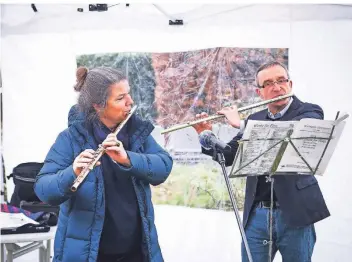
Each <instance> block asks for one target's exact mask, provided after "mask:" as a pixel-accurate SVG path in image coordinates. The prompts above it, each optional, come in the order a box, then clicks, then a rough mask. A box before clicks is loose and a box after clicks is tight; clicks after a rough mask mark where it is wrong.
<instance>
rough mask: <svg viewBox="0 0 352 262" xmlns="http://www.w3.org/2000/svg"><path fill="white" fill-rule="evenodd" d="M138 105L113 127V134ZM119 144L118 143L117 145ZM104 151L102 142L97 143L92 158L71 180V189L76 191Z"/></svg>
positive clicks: (120, 127)
mask: <svg viewBox="0 0 352 262" xmlns="http://www.w3.org/2000/svg"><path fill="white" fill-rule="evenodd" d="M137 107H138V106H134V107H133V108H132V109H131V111H130V112H129V113H128V115H127V117H126V118H125V120H123V121H122V122H121V123H120V124H119V125H118V127H117V128H116V129H115V131H114V132H113V134H114V135H115V136H117V134H118V133H119V132H120V131H121V129H122V128H123V127H124V125H125V124H126V123H127V121H128V120H129V119H130V117H131V116H132V115H133V113H134V112H135V111H136V109H137ZM117 146H119V145H117ZM104 153H105V148H104V147H103V145H102V144H100V145H99V147H98V149H97V150H96V151H95V152H94V154H93V155H94V158H93V160H92V161H91V162H90V163H89V164H88V165H87V166H86V167H84V168H83V169H82V171H81V173H80V174H79V175H78V176H77V177H76V179H75V181H74V182H73V185H72V186H71V191H72V192H76V191H77V189H78V187H79V186H80V184H81V183H82V182H83V181H84V179H85V178H86V177H87V176H88V174H89V172H90V171H91V170H93V168H94V167H95V165H96V163H97V162H98V161H99V159H100V158H101V156H102V155H103V154H104Z"/></svg>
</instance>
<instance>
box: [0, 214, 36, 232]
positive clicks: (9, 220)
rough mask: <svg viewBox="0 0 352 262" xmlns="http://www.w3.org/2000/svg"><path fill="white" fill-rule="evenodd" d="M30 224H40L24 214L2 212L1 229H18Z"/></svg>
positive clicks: (0, 217)
mask: <svg viewBox="0 0 352 262" xmlns="http://www.w3.org/2000/svg"><path fill="white" fill-rule="evenodd" d="M29 223H32V224H36V225H37V224H39V223H38V222H36V221H34V220H33V219H30V218H29V217H27V216H25V215H24V214H22V213H5V212H0V228H16V227H20V226H23V225H25V224H29Z"/></svg>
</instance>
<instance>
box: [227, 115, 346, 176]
mask: <svg viewBox="0 0 352 262" xmlns="http://www.w3.org/2000/svg"><path fill="white" fill-rule="evenodd" d="M334 123H335V121H328V120H319V119H302V120H300V121H275V122H272V121H254V120H249V121H248V122H247V126H246V129H245V132H244V134H243V137H242V140H243V142H242V143H243V151H242V154H238V156H237V159H236V162H234V164H233V166H232V169H231V172H230V176H236V175H261V174H269V173H271V168H272V165H273V163H274V160H275V158H276V156H277V153H278V151H279V149H280V146H281V143H279V144H278V145H276V146H275V147H273V148H272V149H270V150H269V151H268V152H267V153H265V154H263V155H262V156H260V157H259V158H258V159H257V160H256V161H254V162H252V163H251V164H249V165H248V166H247V167H245V168H242V169H241V170H239V171H238V169H239V168H240V167H241V166H244V165H245V164H246V163H248V162H250V161H251V160H253V159H255V158H256V157H258V156H259V155H261V154H262V153H263V152H265V151H266V150H267V149H269V148H270V147H271V146H273V145H274V144H275V143H278V142H279V141H280V139H283V138H284V137H286V136H287V133H288V131H289V130H293V133H292V135H291V138H292V143H293V144H294V145H295V147H296V148H297V150H298V152H300V154H301V155H302V156H303V158H304V159H305V160H306V161H307V163H308V164H309V165H310V166H311V168H312V169H313V171H315V168H316V166H317V164H318V163H319V160H320V158H321V156H322V155H323V152H324V149H325V147H326V143H327V141H328V140H327V139H325V140H322V139H318V138H329V136H330V134H331V131H332V128H333V127H334ZM344 126H345V122H344V121H342V122H340V123H339V124H338V125H336V126H335V129H334V132H333V136H332V139H331V140H330V142H329V146H328V148H327V150H326V151H325V153H324V157H323V158H322V161H321V162H320V164H319V168H318V170H317V171H316V173H315V174H316V175H323V173H324V171H325V169H326V167H327V165H328V162H329V160H330V158H331V156H332V153H333V151H334V150H335V148H336V145H337V142H338V140H339V138H340V136H341V133H342V131H343V128H344ZM305 137H307V138H308V139H295V138H305ZM256 139H263V140H256ZM264 139H276V140H264ZM246 140H249V141H247V142H246ZM241 161H242V162H241ZM236 171H237V172H236ZM234 172H235V174H234ZM276 172H277V173H278V174H280V173H282V172H284V173H285V174H287V173H291V172H292V174H297V173H304V174H307V173H310V174H311V173H312V172H311V170H310V169H309V168H308V167H307V165H306V164H305V162H304V161H303V160H302V159H301V158H300V157H299V155H298V154H297V152H296V151H295V149H294V148H293V147H292V145H291V144H290V143H289V144H288V145H287V148H286V150H285V152H284V154H283V157H282V159H281V161H280V164H279V166H278V168H277V170H276Z"/></svg>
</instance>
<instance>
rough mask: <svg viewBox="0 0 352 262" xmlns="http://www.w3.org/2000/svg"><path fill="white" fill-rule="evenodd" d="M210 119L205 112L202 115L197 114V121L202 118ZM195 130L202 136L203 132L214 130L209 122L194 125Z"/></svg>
mask: <svg viewBox="0 0 352 262" xmlns="http://www.w3.org/2000/svg"><path fill="white" fill-rule="evenodd" d="M206 117H208V114H207V113H205V112H202V113H200V114H196V120H199V119H202V118H206ZM193 128H194V129H195V130H196V132H197V133H198V134H200V133H201V132H203V131H204V130H212V125H211V123H210V122H209V121H203V122H200V123H198V124H194V125H193Z"/></svg>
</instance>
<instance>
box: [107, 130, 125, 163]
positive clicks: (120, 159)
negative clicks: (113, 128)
mask: <svg viewBox="0 0 352 262" xmlns="http://www.w3.org/2000/svg"><path fill="white" fill-rule="evenodd" d="M103 146H104V147H105V150H106V151H105V152H106V154H108V155H109V156H110V157H111V159H112V160H114V161H115V162H117V163H119V164H121V165H123V166H126V167H130V166H131V161H130V159H129V158H128V155H127V152H126V150H125V148H124V147H123V145H122V143H121V142H120V141H119V140H117V138H116V135H114V134H113V133H111V134H109V135H108V136H107V137H106V139H105V140H104V142H103Z"/></svg>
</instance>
